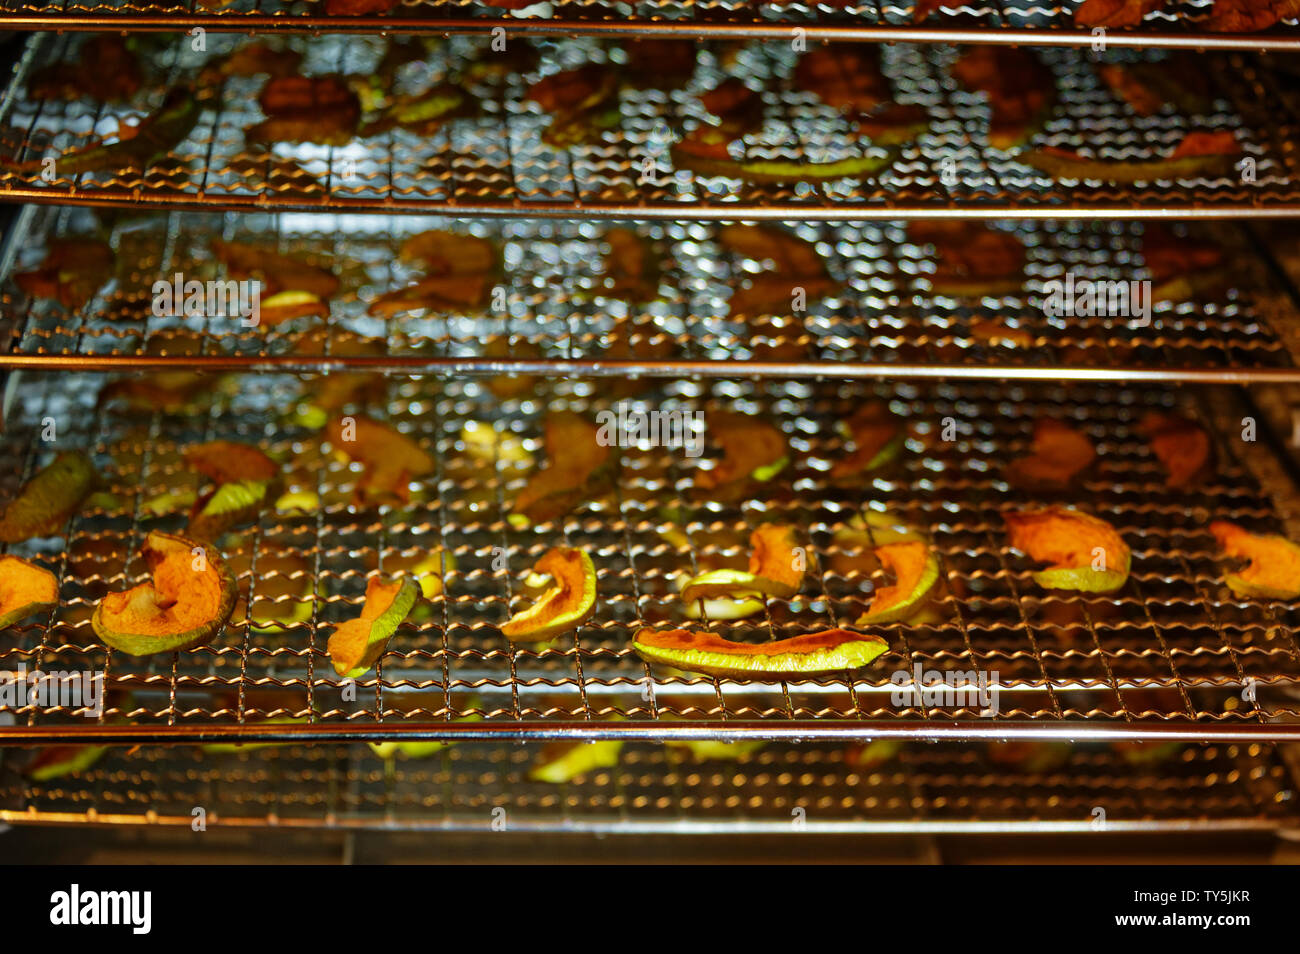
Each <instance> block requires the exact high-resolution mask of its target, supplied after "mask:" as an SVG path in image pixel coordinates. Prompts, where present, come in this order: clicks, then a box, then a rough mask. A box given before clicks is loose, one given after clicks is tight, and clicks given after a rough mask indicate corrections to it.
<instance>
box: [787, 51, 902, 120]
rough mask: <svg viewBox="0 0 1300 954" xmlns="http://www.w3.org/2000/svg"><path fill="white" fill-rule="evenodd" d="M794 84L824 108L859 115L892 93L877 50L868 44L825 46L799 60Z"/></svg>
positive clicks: (888, 97)
mask: <svg viewBox="0 0 1300 954" xmlns="http://www.w3.org/2000/svg"><path fill="white" fill-rule="evenodd" d="M794 84H795V86H796V87H797V88H798V89H801V90H805V91H807V92H809V93H812V94H814V95H815V96H817V97H818V98H819V99H821V101H822V102H824V103H825V104H826V105H827V106H833V107H834V108H836V109H839V110H843V111H844V112H847V113H852V114H854V115H858V114H861V113H868V112H870V111H871V110H873V109H875V108H876V107H877V106H879V105H880V104H881V103H883V102H888V101H889V100H890V99H891V98H892V96H893V93H892V91H891V90H890V88H889V80H888V79H887V78H886V77H885V73H884V71H883V70H882V68H881V60H880V48H879V47H878V46H876V45H874V44H869V43H828V44H826V45H824V46H820V47H818V48H817V49H815V50H811V51H809V52H808V53H806V54H804V56H802V57H800V59H799V62H798V64H797V65H796V66H795V68H794Z"/></svg>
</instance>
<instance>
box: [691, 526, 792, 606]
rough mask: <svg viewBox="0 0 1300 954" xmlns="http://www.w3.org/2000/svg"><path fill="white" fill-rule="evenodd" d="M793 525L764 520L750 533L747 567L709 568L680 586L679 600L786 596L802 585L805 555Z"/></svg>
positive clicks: (694, 600) (785, 597)
mask: <svg viewBox="0 0 1300 954" xmlns="http://www.w3.org/2000/svg"><path fill="white" fill-rule="evenodd" d="M798 544H799V538H798V536H797V535H796V533H795V529H794V527H789V526H785V525H783V524H775V523H771V524H765V525H764V526H761V527H759V528H758V529H757V530H755V531H754V532H753V533H752V534H750V537H749V545H750V548H751V553H750V556H749V571H748V572H744V571H742V570H727V569H723V570H712V571H710V572H708V573H701V574H700V575H699V576H696V577H694V578H693V579H691V580H690V581H689V582H687V584H686V585H685V586H684V587H682V601H683V602H685V603H688V604H689V603H694V602H696V601H697V600H711V599H715V598H718V597H724V598H729V599H733V600H743V601H745V602H748V600H747V599H746V598H747V597H749V598H752V597H755V596H775V597H779V598H781V599H788V598H789V597H791V596H793V595H794V594H795V593H797V592H798V591H799V587H801V586H802V585H803V578H804V573H805V571H806V569H807V564H806V560H807V557H806V555H805V553H804V551H803V549H802V548H801V547H799V545H798Z"/></svg>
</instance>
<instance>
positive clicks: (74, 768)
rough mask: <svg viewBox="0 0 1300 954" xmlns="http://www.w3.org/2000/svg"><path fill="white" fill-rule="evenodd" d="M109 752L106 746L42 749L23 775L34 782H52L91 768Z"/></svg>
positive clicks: (48, 747)
mask: <svg viewBox="0 0 1300 954" xmlns="http://www.w3.org/2000/svg"><path fill="white" fill-rule="evenodd" d="M107 751H108V746H106V745H50V746H46V747H45V748H43V749H40V750H38V751H37V753H36V757H35V758H34V759H32V760H31V761H30V762H28V763H27V766H26V767H25V768H24V769H23V774H24V775H26V776H27V777H28V778H29V779H31V780H32V781H33V782H52V781H54V779H56V778H64V777H65V776H68V775H76V774H78V773H80V772H84V771H86V770H87V769H89V768H91V767H92V766H93V765H94V764H95V763H96V762H98V761H99V760H100V759H101V758H103V757H104V753H105V752H107Z"/></svg>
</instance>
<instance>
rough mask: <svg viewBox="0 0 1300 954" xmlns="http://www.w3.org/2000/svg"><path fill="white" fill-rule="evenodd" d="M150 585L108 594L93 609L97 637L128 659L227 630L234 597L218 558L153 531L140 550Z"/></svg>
mask: <svg viewBox="0 0 1300 954" xmlns="http://www.w3.org/2000/svg"><path fill="white" fill-rule="evenodd" d="M140 552H141V554H143V556H144V559H145V564H146V565H147V566H148V567H149V572H150V574H151V575H152V577H153V579H152V581H150V582H148V583H141V584H140V585H139V586H135V587H132V588H131V589H129V590H123V591H120V592H117V593H109V594H108V595H107V596H105V597H104V598H103V599H102V600H100V601H99V605H98V606H96V607H95V614H94V616H92V617H91V620H90V625H91V627H92V628H93V629H94V631H95V635H96V636H98V637H99V638H100V639H102V640H103V641H104V642H105V643H107V644H108V645H109V646H112V647H113V648H114V649H117V650H120V651H121V652H124V653H126V654H127V655H128V656H148V655H150V654H151V653H163V652H171V651H173V650H179V649H190V648H192V647H194V646H198V645H201V644H202V643H206V642H208V640H210V639H212V637H213V636H215V635H216V634H217V632H218V631H219V630H220V629H221V627H222V626H224V625H225V622H226V620H227V619H228V618H229V617H230V613H231V611H232V610H233V609H234V608H235V598H236V596H237V595H238V593H237V592H236V587H235V578H234V576H233V575H232V574H231V572H230V569H229V568H228V567H227V566H226V563H225V561H224V560H223V559H222V558H221V554H220V553H218V552H217V551H216V549H214V548H212V547H205V546H204V545H203V544H201V543H199V542H198V541H196V540H191V539H189V538H187V537H182V536H178V535H176V534H171V533H163V532H161V531H159V530H153V531H151V532H150V533H149V535H148V536H147V537H145V540H144V544H143V545H142V546H141V548H140Z"/></svg>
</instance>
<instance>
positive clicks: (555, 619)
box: [501, 547, 596, 643]
mask: <svg viewBox="0 0 1300 954" xmlns="http://www.w3.org/2000/svg"><path fill="white" fill-rule="evenodd" d="M533 571H534V572H535V573H538V574H541V575H544V576H549V577H550V578H551V579H552V581H553V585H552V586H551V587H550V588H549V589H548V590H546V592H545V593H543V594H542V595H541V596H540V597H539V598H538V600H537V602H535V603H533V605H532V606H530V607H529V608H528V609H526V610H523V611H522V612H519V613H516V614H515V615H514V616H512V617H510V619H509V620H508V621H507V622H506V623H505V625H504V626H502V627H501V632H502V633H504V634H505V635H506V636H507V637H509V638H510V639H511V640H512V641H515V642H538V643H540V642H545V641H546V640H548V639H550V638H551V637H553V636H558V635H559V634H560V633H563V632H567V631H568V630H571V629H577V628H578V627H579V626H581V625H582V624H583V623H585V622H586V621H587V620H588V619H589V618H590V617H591V614H592V613H593V612H594V611H595V609H596V565H595V564H594V563H592V562H591V557H589V556H588V555H587V554H586V553H584V552H583V551H582V550H575V549H573V548H571V547H552V548H551V549H549V550H547V551H546V553H545V554H543V555H542V558H541V559H540V560H538V561H537V562H536V563H535V564H533Z"/></svg>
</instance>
